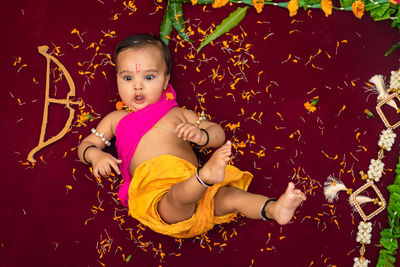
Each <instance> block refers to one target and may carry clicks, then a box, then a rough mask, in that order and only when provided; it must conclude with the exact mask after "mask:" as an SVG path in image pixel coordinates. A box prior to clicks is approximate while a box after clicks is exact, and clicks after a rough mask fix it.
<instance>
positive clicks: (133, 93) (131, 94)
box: [117, 45, 170, 111]
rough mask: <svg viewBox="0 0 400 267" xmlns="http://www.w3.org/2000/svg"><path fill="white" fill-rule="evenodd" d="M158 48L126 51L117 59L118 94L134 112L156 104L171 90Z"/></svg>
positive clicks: (150, 47) (151, 47) (147, 47)
mask: <svg viewBox="0 0 400 267" xmlns="http://www.w3.org/2000/svg"><path fill="white" fill-rule="evenodd" d="M166 72H167V65H166V64H165V61H164V58H163V55H162V52H161V51H160V49H159V48H158V47H156V46H153V45H152V46H145V47H141V48H135V49H131V48H129V49H126V50H123V51H122V52H120V53H119V54H118V58H117V85H118V92H119V95H120V97H121V99H122V101H124V102H125V105H127V106H128V107H130V108H132V109H133V110H134V111H137V110H140V109H142V108H144V107H146V106H148V105H150V104H153V103H156V102H157V101H158V100H159V99H160V97H161V95H162V94H163V91H164V90H165V89H166V88H167V86H168V81H169V76H170V75H169V74H168V75H167V74H166Z"/></svg>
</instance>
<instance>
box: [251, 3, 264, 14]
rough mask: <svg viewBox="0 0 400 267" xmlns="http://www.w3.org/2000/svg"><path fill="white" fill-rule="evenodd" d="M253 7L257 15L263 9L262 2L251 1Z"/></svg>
mask: <svg viewBox="0 0 400 267" xmlns="http://www.w3.org/2000/svg"><path fill="white" fill-rule="evenodd" d="M253 6H254V7H255V9H256V10H257V13H260V12H261V11H262V10H263V7H264V0H253Z"/></svg>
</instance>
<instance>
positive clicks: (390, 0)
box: [389, 0, 397, 5]
mask: <svg viewBox="0 0 400 267" xmlns="http://www.w3.org/2000/svg"><path fill="white" fill-rule="evenodd" d="M389 2H390V3H392V4H394V5H397V2H396V1H394V0H389Z"/></svg>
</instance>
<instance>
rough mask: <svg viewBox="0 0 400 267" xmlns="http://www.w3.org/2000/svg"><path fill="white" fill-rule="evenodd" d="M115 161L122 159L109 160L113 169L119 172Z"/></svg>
mask: <svg viewBox="0 0 400 267" xmlns="http://www.w3.org/2000/svg"><path fill="white" fill-rule="evenodd" d="M117 161H120V163H121V162H122V160H119V159H117V160H114V161H111V163H110V165H111V167H112V168H113V169H114V171H116V172H117V173H118V174H121V171H120V170H119V167H118V164H117Z"/></svg>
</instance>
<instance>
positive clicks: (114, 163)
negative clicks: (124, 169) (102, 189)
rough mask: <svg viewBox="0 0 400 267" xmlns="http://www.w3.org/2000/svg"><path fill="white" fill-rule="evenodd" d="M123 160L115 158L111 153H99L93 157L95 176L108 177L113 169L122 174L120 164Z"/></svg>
mask: <svg viewBox="0 0 400 267" xmlns="http://www.w3.org/2000/svg"><path fill="white" fill-rule="evenodd" d="M121 162H122V160H120V159H116V158H114V157H113V156H112V155H110V154H109V153H106V152H103V151H98V152H97V153H96V154H95V155H94V156H93V157H92V166H93V175H94V176H95V177H100V175H101V176H103V177H107V176H109V175H110V174H111V171H112V170H111V168H113V169H114V170H115V171H116V172H117V173H118V174H121V172H120V170H119V167H118V163H121Z"/></svg>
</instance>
